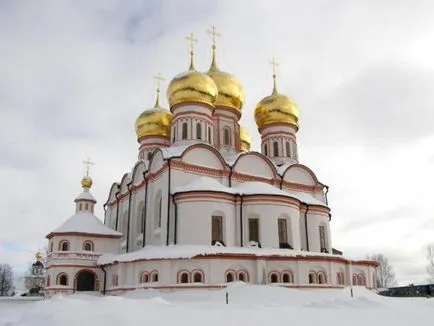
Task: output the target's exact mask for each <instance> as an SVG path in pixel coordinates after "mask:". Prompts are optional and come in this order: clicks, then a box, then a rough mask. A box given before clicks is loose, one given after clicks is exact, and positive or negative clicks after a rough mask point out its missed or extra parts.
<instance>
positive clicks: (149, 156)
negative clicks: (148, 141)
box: [148, 151, 152, 161]
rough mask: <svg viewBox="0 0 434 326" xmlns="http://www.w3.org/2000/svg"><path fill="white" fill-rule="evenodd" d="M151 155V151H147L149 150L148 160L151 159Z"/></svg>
mask: <svg viewBox="0 0 434 326" xmlns="http://www.w3.org/2000/svg"><path fill="white" fill-rule="evenodd" d="M151 156H152V152H151V151H149V152H148V161H150V160H151Z"/></svg>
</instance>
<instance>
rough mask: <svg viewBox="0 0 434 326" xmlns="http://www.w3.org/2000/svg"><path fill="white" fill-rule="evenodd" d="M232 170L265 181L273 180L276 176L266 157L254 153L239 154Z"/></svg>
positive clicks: (271, 164)
mask: <svg viewBox="0 0 434 326" xmlns="http://www.w3.org/2000/svg"><path fill="white" fill-rule="evenodd" d="M232 170H233V171H234V172H237V173H242V174H247V175H253V176H258V177H262V178H267V179H273V178H275V177H276V176H277V172H276V168H275V167H274V165H273V163H271V161H270V160H269V159H268V158H267V157H266V156H264V155H262V154H259V153H256V152H247V153H243V154H241V155H240V156H239V157H238V158H237V160H236V161H235V163H234V165H233V167H232Z"/></svg>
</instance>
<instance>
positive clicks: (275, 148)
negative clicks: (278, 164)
mask: <svg viewBox="0 0 434 326" xmlns="http://www.w3.org/2000/svg"><path fill="white" fill-rule="evenodd" d="M273 156H274V157H276V156H279V144H278V143H277V141H274V142H273Z"/></svg>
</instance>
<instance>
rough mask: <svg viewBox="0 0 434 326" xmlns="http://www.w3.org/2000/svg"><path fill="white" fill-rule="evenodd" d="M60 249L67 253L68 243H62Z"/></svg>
mask: <svg viewBox="0 0 434 326" xmlns="http://www.w3.org/2000/svg"><path fill="white" fill-rule="evenodd" d="M61 249H62V251H68V250H69V245H68V242H66V241H64V242H62V246H61Z"/></svg>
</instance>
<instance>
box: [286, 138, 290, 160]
mask: <svg viewBox="0 0 434 326" xmlns="http://www.w3.org/2000/svg"><path fill="white" fill-rule="evenodd" d="M285 147H286V156H288V157H291V146H290V145H289V141H287V142H286V143H285Z"/></svg>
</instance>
